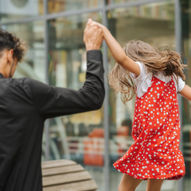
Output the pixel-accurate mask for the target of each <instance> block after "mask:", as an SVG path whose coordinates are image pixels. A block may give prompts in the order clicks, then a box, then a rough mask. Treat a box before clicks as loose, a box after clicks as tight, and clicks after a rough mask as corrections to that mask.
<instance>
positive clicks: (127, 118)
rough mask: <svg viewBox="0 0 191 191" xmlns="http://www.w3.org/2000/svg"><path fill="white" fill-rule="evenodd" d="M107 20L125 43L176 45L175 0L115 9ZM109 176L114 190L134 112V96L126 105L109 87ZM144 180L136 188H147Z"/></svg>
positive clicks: (129, 139) (172, 185)
mask: <svg viewBox="0 0 191 191" xmlns="http://www.w3.org/2000/svg"><path fill="white" fill-rule="evenodd" d="M107 15H108V23H109V28H110V31H111V33H112V34H113V35H114V36H115V37H116V38H117V40H118V41H119V42H120V44H121V45H122V46H124V45H125V43H126V42H128V41H129V40H143V41H146V42H148V43H150V44H152V45H154V46H155V47H164V46H165V47H166V46H168V47H170V48H175V36H174V5H173V2H172V1H171V3H169V1H168V2H163V3H154V4H148V5H143V6H137V7H131V8H129V9H124V8H122V9H115V10H113V11H109V12H108V14H107ZM108 59H109V63H111V64H109V67H110V70H111V68H112V67H113V64H114V60H113V58H112V57H111V55H110V52H109V58H108ZM109 97H110V106H109V107H110V120H109V121H110V162H111V168H110V176H111V185H110V187H111V191H115V190H117V186H118V184H119V182H120V179H121V177H122V173H119V172H116V170H115V169H114V168H113V167H112V164H113V162H114V161H116V160H117V159H119V158H120V157H121V156H122V155H123V154H124V153H125V152H126V151H127V150H128V148H129V147H130V145H131V144H132V143H133V139H132V137H131V133H130V132H131V130H132V123H131V122H132V121H133V113H134V100H132V101H130V102H128V103H127V104H126V105H124V104H123V103H122V101H121V98H120V95H118V94H117V95H116V94H115V93H114V91H113V90H110V93H109ZM145 183H146V182H145V181H143V182H142V183H141V184H140V185H139V187H138V189H137V190H145V186H146V185H145ZM163 188H164V189H167V188H168V190H171V191H174V190H176V184H175V182H173V181H167V182H165V183H164V184H163Z"/></svg>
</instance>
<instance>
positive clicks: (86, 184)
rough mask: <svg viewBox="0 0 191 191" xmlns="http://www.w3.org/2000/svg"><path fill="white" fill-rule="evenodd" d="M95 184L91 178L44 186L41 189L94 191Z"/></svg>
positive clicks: (46, 190)
mask: <svg viewBox="0 0 191 191" xmlns="http://www.w3.org/2000/svg"><path fill="white" fill-rule="evenodd" d="M96 189H97V186H96V184H95V182H94V181H93V180H87V181H83V182H75V183H70V184H62V185H56V186H51V187H44V188H43V191H95V190H96Z"/></svg>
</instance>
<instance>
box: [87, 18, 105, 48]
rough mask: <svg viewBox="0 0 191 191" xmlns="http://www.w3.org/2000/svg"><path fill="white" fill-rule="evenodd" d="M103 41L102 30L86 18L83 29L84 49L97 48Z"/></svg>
mask: <svg viewBox="0 0 191 191" xmlns="http://www.w3.org/2000/svg"><path fill="white" fill-rule="evenodd" d="M102 41H103V31H102V29H101V28H100V27H99V26H96V25H95V24H93V23H92V20H91V19H88V22H87V24H86V28H85V30H84V43H85V46H86V50H87V51H88V50H98V49H100V46H101V44H102Z"/></svg>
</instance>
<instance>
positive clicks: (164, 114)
mask: <svg viewBox="0 0 191 191" xmlns="http://www.w3.org/2000/svg"><path fill="white" fill-rule="evenodd" d="M89 23H90V24H92V25H97V26H99V27H100V28H101V29H102V30H103V34H104V39H105V41H106V43H107V45H108V47H109V49H110V51H111V53H112V56H113V57H114V59H115V60H116V62H117V64H116V65H115V67H114V68H113V69H112V71H111V73H110V75H109V83H110V85H111V86H112V87H113V88H114V89H115V90H116V91H118V92H121V93H122V98H123V101H124V102H126V101H129V100H130V99H131V98H132V97H133V95H134V94H136V102H135V113H134V122H133V130H132V136H133V138H134V144H133V145H132V146H131V147H130V149H129V150H128V151H127V153H126V154H125V155H124V156H123V157H122V158H120V159H119V160H118V161H116V162H115V163H114V167H115V168H116V169H117V170H118V171H120V172H122V173H124V175H123V177H122V180H121V182H120V185H119V191H134V190H135V189H136V187H137V186H138V185H139V183H140V182H141V181H142V180H147V189H146V190H147V191H160V189H161V186H162V182H163V180H175V179H179V178H181V177H182V176H184V174H185V165H184V159H183V155H182V153H181V151H180V150H179V140H180V119H179V108H178V100H177V93H180V94H181V95H183V96H184V97H186V98H188V99H190V100H191V88H190V87H189V86H187V85H185V82H184V81H183V80H185V76H184V74H183V67H184V66H183V64H182V63H181V58H180V56H179V54H178V53H176V52H175V51H170V50H163V51H160V50H158V49H155V48H153V47H152V46H151V45H149V44H147V43H145V42H142V41H130V42H129V43H127V45H126V46H125V48H124V50H123V49H122V48H121V46H120V45H119V43H118V42H117V41H116V40H115V39H114V37H113V36H112V35H111V33H110V32H109V31H108V29H107V28H106V27H105V26H103V25H101V24H99V23H96V22H94V21H92V20H89Z"/></svg>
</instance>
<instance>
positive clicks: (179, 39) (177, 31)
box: [174, 0, 184, 191]
mask: <svg viewBox="0 0 191 191" xmlns="http://www.w3.org/2000/svg"><path fill="white" fill-rule="evenodd" d="M174 11H175V12H174V14H175V38H176V51H177V52H179V53H181V52H182V30H181V28H182V25H181V5H180V0H175V9H174ZM178 103H179V106H180V124H181V125H182V97H181V96H180V95H178ZM181 130H182V128H181ZM180 150H181V151H182V152H183V136H182V131H181V133H180ZM183 190H184V187H183V179H180V180H179V181H178V188H177V191H183Z"/></svg>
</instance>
